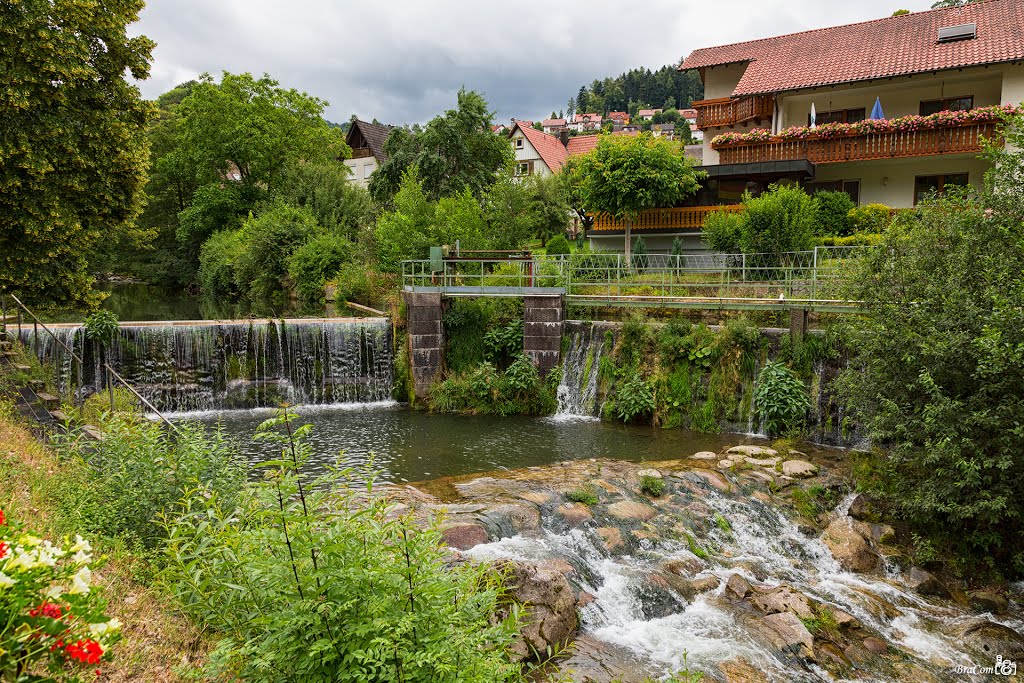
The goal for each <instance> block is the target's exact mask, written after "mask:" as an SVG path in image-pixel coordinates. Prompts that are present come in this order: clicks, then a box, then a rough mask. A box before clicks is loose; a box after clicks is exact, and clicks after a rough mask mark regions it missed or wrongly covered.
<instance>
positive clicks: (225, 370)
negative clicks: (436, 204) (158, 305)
mask: <svg viewBox="0 0 1024 683" xmlns="http://www.w3.org/2000/svg"><path fill="white" fill-rule="evenodd" d="M54 333H55V334H56V335H57V336H58V337H59V338H60V339H61V341H63V342H64V344H66V345H67V346H69V347H71V348H72V349H74V350H75V352H76V353H77V354H78V355H79V356H80V357H81V358H82V359H83V360H84V367H83V368H82V369H81V372H79V370H78V368H77V367H76V365H77V364H76V363H75V362H74V361H73V360H72V358H71V356H70V354H68V352H67V351H66V350H65V349H64V348H63V347H62V346H61V345H60V344H58V343H56V342H55V341H54V340H53V339H52V338H51V337H49V335H46V334H45V333H42V332H40V333H39V335H38V337H36V336H35V333H34V332H33V331H32V330H31V329H26V330H25V331H23V332H22V341H23V342H25V343H26V345H28V347H29V348H31V349H34V350H35V352H36V354H37V355H38V356H39V358H40V360H42V361H43V362H49V363H52V365H53V366H54V367H56V368H57V369H58V388H59V389H60V390H61V392H62V393H64V392H70V391H76V392H80V393H84V394H89V393H93V392H97V391H100V390H102V389H103V388H105V387H106V386H107V378H106V372H105V371H104V370H103V366H102V363H103V360H104V359H103V358H101V356H100V354H99V353H97V348H96V345H95V344H93V343H92V342H91V341H89V340H87V339H86V338H85V334H84V330H83V328H81V327H58V328H56V329H54ZM104 353H105V354H106V358H107V359H109V363H110V365H111V366H112V367H113V368H114V369H115V370H116V371H117V372H118V373H119V374H121V375H122V376H123V377H124V378H125V379H126V380H127V381H128V382H130V383H131V384H132V386H133V387H134V388H135V389H136V390H137V391H138V392H139V393H140V394H142V395H143V396H145V397H146V399H147V400H149V401H150V402H151V403H153V405H154V406H155V407H156V408H157V409H158V410H161V411H192V410H212V409H223V408H255V407H261V406H272V405H277V404H279V403H280V402H282V401H287V402H289V403H316V404H322V403H350V402H360V403H363V402H372V401H382V400H386V399H388V398H390V395H391V387H392V375H393V358H392V350H391V326H390V324H389V323H388V322H387V321H386V320H376V319H373V320H365V321H352V320H346V321H337V322H334V321H308V322H307V321H300V320H295V321H253V322H223V323H221V322H218V323H211V324H206V323H198V324H172V325H126V326H122V327H120V328H119V330H118V333H117V335H116V336H115V338H114V340H113V342H112V343H111V344H110V345H109V346H108V347H107V349H106V350H105V352H104Z"/></svg>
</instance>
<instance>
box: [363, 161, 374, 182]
mask: <svg viewBox="0 0 1024 683" xmlns="http://www.w3.org/2000/svg"><path fill="white" fill-rule="evenodd" d="M372 174H373V164H363V178H364V179H368V178H369V177H370V175H372Z"/></svg>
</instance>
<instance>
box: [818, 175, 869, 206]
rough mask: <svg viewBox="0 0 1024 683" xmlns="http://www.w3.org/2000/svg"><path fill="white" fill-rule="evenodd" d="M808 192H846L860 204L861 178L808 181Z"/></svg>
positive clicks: (854, 201)
mask: <svg viewBox="0 0 1024 683" xmlns="http://www.w3.org/2000/svg"><path fill="white" fill-rule="evenodd" d="M805 187H806V190H807V193H808V194H810V195H814V193H816V192H845V193H846V194H848V195H850V199H851V200H853V203H854V204H856V205H857V206H860V181H859V180H832V181H827V182H817V183H808V184H807V185H806V186H805Z"/></svg>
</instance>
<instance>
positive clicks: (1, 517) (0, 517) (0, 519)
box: [0, 510, 7, 526]
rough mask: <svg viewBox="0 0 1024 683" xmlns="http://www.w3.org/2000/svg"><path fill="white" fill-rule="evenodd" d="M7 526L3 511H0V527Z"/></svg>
mask: <svg viewBox="0 0 1024 683" xmlns="http://www.w3.org/2000/svg"><path fill="white" fill-rule="evenodd" d="M4 524H7V518H6V517H4V511H3V510H0V526H3V525H4Z"/></svg>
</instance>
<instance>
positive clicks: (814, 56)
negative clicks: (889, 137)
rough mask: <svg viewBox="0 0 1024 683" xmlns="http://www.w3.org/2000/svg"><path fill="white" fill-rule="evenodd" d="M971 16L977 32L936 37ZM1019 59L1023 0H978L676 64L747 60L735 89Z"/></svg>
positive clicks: (777, 88)
mask: <svg viewBox="0 0 1024 683" xmlns="http://www.w3.org/2000/svg"><path fill="white" fill-rule="evenodd" d="M971 23H976V24H977V26H978V33H977V38H974V39H970V40H959V41H954V42H948V43H939V42H937V37H938V30H939V29H940V28H942V27H945V26H955V25H958V24H971ZM1021 59H1024V2H1021V1H1020V0H984V1H983V2H976V3H971V4H968V5H964V6H963V7H950V8H946V9H937V10H931V11H927V12H917V13H914V14H907V15H903V16H898V17H886V18H884V19H875V20H874V21H866V22H862V23H859V24H847V25H845V26H834V27H831V28H822V29H816V30H813V31H804V32H802V33H791V34H789V35H784V36H777V37H775V38H763V39H761V40H752V41H749V42H745V43H734V44H732V45H722V46H719V47H710V48H703V49H700V50H695V51H694V52H693V53H691V54H690V56H689V57H687V58H686V59H685V60H684V61H683V63H682V64H681V65H680V67H679V68H680V69H681V70H685V69H699V68H704V67H710V66H720V65H723V64H733V63H737V62H749V63H750V64H749V65H748V66H747V69H746V71H745V72H744V74H743V77H742V78H741V79H740V82H739V84H738V85H737V86H736V89H735V90H734V91H733V93H732V94H733V95H734V96H743V95H757V94H763V93H772V92H781V91H784V90H797V89H800V88H811V87H815V86H821V85H834V84H838V83H851V82H855V81H865V80H870V79H874V78H888V77H890V76H902V75H908V74H916V73H924V72H929V71H940V70H943V69H956V68H961V67H967V66H977V65H982V64H995V63H1000V62H1010V61H1015V60H1021Z"/></svg>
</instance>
